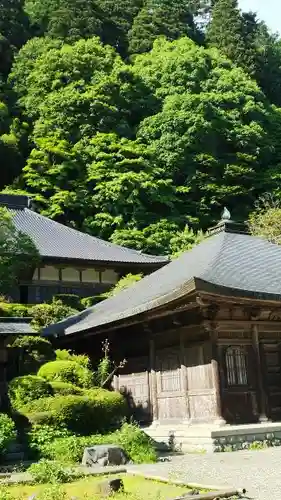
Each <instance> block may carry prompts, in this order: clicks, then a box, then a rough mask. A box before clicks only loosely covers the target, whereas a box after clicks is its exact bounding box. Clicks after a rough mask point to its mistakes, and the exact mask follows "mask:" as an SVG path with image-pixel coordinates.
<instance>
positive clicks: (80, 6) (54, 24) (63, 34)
mask: <svg viewBox="0 0 281 500" xmlns="http://www.w3.org/2000/svg"><path fill="white" fill-rule="evenodd" d="M25 8H26V12H27V13H28V15H29V17H30V20H31V23H32V26H33V29H34V31H35V32H36V33H37V35H43V34H44V35H47V36H48V37H51V38H58V39H63V40H67V41H76V40H79V39H80V38H89V37H92V36H95V35H100V34H101V12H100V9H99V7H98V5H97V3H96V2H94V1H90V2H89V1H86V0H68V1H66V0H42V1H40V0H26V2H25Z"/></svg>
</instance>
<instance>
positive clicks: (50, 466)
mask: <svg viewBox="0 0 281 500" xmlns="http://www.w3.org/2000/svg"><path fill="white" fill-rule="evenodd" d="M28 472H29V474H31V476H32V478H33V479H34V481H35V483H37V484H45V483H50V484H61V483H67V482H68V481H70V480H71V473H70V471H67V470H65V468H64V467H62V466H61V465H60V464H59V463H56V462H50V461H49V460H40V462H38V463H36V464H32V465H31V466H30V467H29V469H28Z"/></svg>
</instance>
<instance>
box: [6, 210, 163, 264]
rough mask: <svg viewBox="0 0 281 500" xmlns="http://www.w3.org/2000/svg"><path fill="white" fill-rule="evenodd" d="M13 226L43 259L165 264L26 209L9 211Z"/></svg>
mask: <svg viewBox="0 0 281 500" xmlns="http://www.w3.org/2000/svg"><path fill="white" fill-rule="evenodd" d="M12 212H13V213H14V214H15V215H14V224H15V226H16V228H17V229H18V230H19V231H22V232H24V233H25V234H27V235H28V236H30V237H31V239H32V240H33V242H34V243H35V245H36V246H37V248H38V250H39V253H40V255H41V256H42V257H53V258H60V259H73V260H74V259H76V260H84V261H92V262H95V263H96V262H108V263H111V262H112V263H124V264H139V265H146V264H149V265H151V266H153V265H155V268H157V267H159V266H161V265H163V264H165V263H166V262H168V259H167V257H159V256H155V255H147V254H144V253H141V252H138V251H137V250H132V249H130V248H125V247H122V246H120V245H115V244H113V243H109V242H107V241H104V240H101V239H99V238H96V237H94V236H90V235H89V234H86V233H82V232H80V231H77V230H75V229H72V228H70V227H67V226H64V225H63V224H59V223H58V222H55V221H53V220H51V219H48V218H47V217H43V216H42V215H40V214H38V213H36V212H33V211H32V210H29V209H28V208H25V209H20V210H12Z"/></svg>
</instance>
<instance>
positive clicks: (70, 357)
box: [56, 349, 91, 370]
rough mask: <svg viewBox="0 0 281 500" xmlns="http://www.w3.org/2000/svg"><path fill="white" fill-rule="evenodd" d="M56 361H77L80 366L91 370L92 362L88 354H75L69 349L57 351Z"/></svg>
mask: <svg viewBox="0 0 281 500" xmlns="http://www.w3.org/2000/svg"><path fill="white" fill-rule="evenodd" d="M56 359H57V360H60V361H75V362H76V363H78V365H81V366H84V368H89V370H90V369H91V361H90V358H89V356H87V355H86V354H75V353H73V352H72V351H70V350H67V349H57V350H56Z"/></svg>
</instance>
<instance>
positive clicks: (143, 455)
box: [41, 423, 157, 464]
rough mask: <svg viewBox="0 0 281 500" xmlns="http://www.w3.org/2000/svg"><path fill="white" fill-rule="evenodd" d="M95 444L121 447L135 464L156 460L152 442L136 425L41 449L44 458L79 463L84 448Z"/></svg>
mask: <svg viewBox="0 0 281 500" xmlns="http://www.w3.org/2000/svg"><path fill="white" fill-rule="evenodd" d="M97 444H117V445H120V446H122V448H123V449H124V451H125V452H126V454H127V455H128V458H129V459H130V460H132V461H133V462H135V463H153V462H156V460H157V454H156V452H155V449H154V446H153V443H152V440H151V439H150V437H149V436H148V435H147V434H145V433H144V432H143V431H142V430H141V429H140V428H139V427H138V426H137V425H135V424H127V423H124V424H123V425H122V427H121V429H120V430H118V431H116V432H112V433H110V434H106V435H101V434H95V435H93V436H87V437H78V436H70V437H67V438H63V439H55V440H54V441H52V442H50V443H49V444H47V445H46V446H45V447H42V448H41V452H42V454H43V455H44V456H46V457H48V458H49V459H52V460H58V461H60V462H62V463H65V464H67V463H68V464H75V463H81V460H82V456H83V452H84V448H85V447H87V446H94V445H97Z"/></svg>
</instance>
